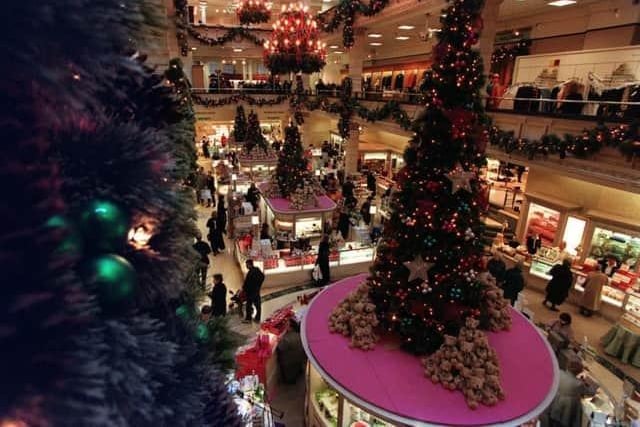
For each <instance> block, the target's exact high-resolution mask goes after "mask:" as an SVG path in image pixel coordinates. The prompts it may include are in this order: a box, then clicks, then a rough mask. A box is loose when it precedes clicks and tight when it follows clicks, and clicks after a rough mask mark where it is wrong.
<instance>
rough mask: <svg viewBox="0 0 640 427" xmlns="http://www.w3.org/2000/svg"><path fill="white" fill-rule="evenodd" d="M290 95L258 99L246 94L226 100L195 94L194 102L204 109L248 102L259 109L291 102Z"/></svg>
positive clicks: (193, 96)
mask: <svg viewBox="0 0 640 427" xmlns="http://www.w3.org/2000/svg"><path fill="white" fill-rule="evenodd" d="M290 97H291V96H290V95H278V96H276V97H275V98H256V97H253V96H250V95H247V94H244V93H240V94H237V95H232V96H229V97H226V98H218V99H213V98H207V97H205V96H202V95H198V94H193V95H192V98H193V102H194V103H195V104H198V105H202V106H204V107H209V108H216V107H220V106H223V105H230V104H239V103H240V102H246V103H247V104H248V105H251V106H253V105H257V106H258V107H262V106H264V105H269V106H271V105H280V104H282V103H284V102H286V101H288V100H289V98H290Z"/></svg>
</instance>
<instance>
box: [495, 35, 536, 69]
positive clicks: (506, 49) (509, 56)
mask: <svg viewBox="0 0 640 427" xmlns="http://www.w3.org/2000/svg"><path fill="white" fill-rule="evenodd" d="M530 49H531V40H529V39H527V40H521V41H519V42H517V43H515V44H511V45H508V46H501V47H499V48H497V49H495V50H494V51H493V53H492V54H491V64H500V63H502V62H505V61H511V60H513V59H515V58H516V57H518V56H522V55H528V54H529V52H530Z"/></svg>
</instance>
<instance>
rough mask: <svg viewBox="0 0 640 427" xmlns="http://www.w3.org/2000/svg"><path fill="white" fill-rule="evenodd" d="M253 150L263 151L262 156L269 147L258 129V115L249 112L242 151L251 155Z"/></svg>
mask: <svg viewBox="0 0 640 427" xmlns="http://www.w3.org/2000/svg"><path fill="white" fill-rule="evenodd" d="M255 148H261V149H262V150H263V151H264V154H267V152H268V151H269V148H270V147H269V144H268V143H267V139H266V138H265V137H264V135H263V134H262V129H260V120H259V119H258V115H257V114H256V113H254V112H253V111H251V112H250V113H249V119H248V121H247V133H246V138H245V141H244V151H245V152H246V153H251V152H252V151H253V150H254V149H255Z"/></svg>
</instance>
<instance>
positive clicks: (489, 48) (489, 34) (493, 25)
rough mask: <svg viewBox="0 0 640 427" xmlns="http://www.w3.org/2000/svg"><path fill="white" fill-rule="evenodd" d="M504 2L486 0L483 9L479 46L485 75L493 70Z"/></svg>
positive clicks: (501, 0) (500, 0)
mask: <svg viewBox="0 0 640 427" xmlns="http://www.w3.org/2000/svg"><path fill="white" fill-rule="evenodd" d="M502 2H503V0H486V1H485V4H484V9H483V10H482V33H481V34H480V40H479V41H478V48H479V49H480V56H481V57H482V63H483V64H484V74H485V75H489V72H490V71H491V54H492V53H493V44H494V43H495V39H496V29H497V26H498V15H499V12H500V5H501V4H502Z"/></svg>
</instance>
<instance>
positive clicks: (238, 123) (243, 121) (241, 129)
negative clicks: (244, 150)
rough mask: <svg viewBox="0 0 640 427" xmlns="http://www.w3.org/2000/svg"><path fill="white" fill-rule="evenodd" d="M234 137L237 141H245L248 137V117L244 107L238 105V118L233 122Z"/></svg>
mask: <svg viewBox="0 0 640 427" xmlns="http://www.w3.org/2000/svg"><path fill="white" fill-rule="evenodd" d="M233 137H234V138H235V140H236V142H244V140H245V139H246V137H247V117H246V116H245V114H244V107H243V106H242V105H238V108H236V119H235V122H234V123H233Z"/></svg>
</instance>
